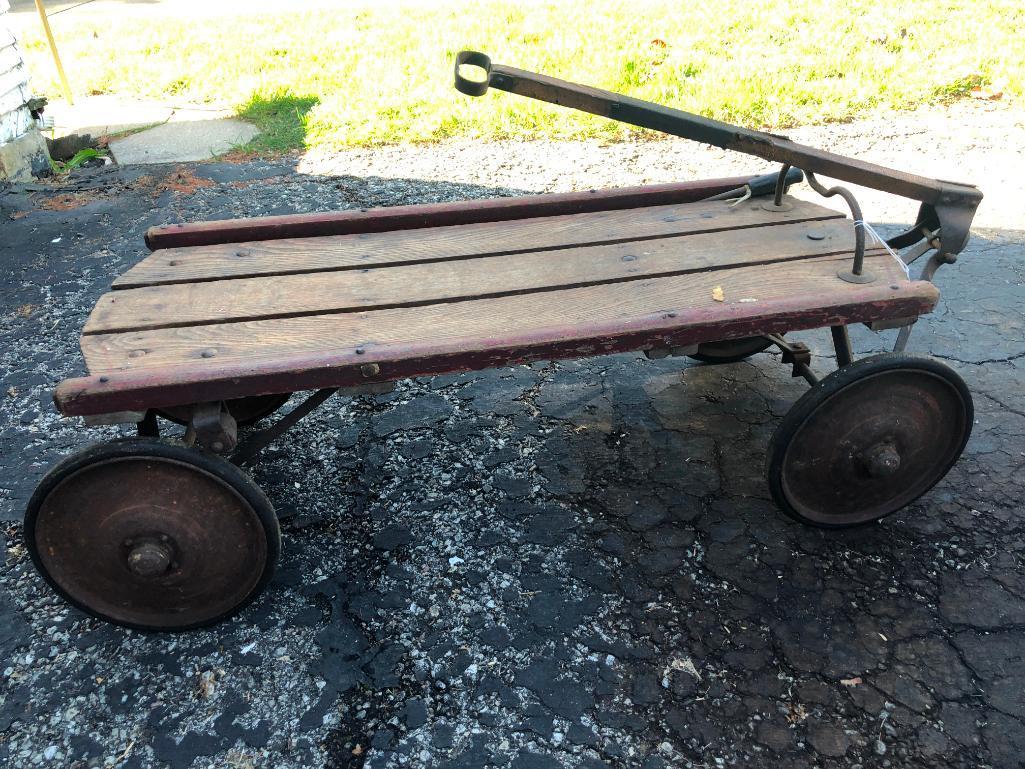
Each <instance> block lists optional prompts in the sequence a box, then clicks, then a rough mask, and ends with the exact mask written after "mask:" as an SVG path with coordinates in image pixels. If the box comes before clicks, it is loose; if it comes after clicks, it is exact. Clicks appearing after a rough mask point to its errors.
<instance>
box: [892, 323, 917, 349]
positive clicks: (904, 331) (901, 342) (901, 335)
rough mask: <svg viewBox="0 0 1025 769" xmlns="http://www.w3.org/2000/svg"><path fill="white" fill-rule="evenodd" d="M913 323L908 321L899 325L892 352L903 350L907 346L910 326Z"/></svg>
mask: <svg viewBox="0 0 1025 769" xmlns="http://www.w3.org/2000/svg"><path fill="white" fill-rule="evenodd" d="M913 325H914V324H913V323H909V324H908V325H906V326H901V329H900V331H899V332H898V333H897V341H896V342H894V345H893V351H894V352H904V348H905V347H907V346H908V338H909V337H910V336H911V327H912V326H913Z"/></svg>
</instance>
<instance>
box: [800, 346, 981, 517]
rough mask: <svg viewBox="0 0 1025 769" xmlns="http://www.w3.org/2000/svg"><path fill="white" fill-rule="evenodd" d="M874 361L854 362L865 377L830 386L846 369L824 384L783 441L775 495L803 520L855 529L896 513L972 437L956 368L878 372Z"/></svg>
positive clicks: (933, 480)
mask: <svg viewBox="0 0 1025 769" xmlns="http://www.w3.org/2000/svg"><path fill="white" fill-rule="evenodd" d="M880 357H881V358H882V357H883V356H880ZM884 361H885V358H884ZM872 362H873V360H872V359H865V360H863V361H859V364H857V365H859V366H863V367H864V368H865V374H864V375H863V376H861V377H859V378H857V379H855V380H854V381H852V382H849V383H842V384H840V385H838V386H835V387H834V386H833V383H834V382H837V381H839V380H836V379H834V377H837V376H838V375H840V374H842V373H844V372H842V371H841V372H837V374H834V375H833V376H832V377H830V378H828V379H826V380H823V382H822V383H821V387H823V388H824V390H823V393H822V395H823V396H826V397H824V398H823V399H822V400H821V402H820V403H819V404H818V405H817V407H816V408H814V409H813V410H812V411H811V412H810V413H809V414H807V415H806V416H805V417H804V419H803V421H800V424H799V425H797V426H796V428H795V429H793V432H792V434H790V435H789V440H788V441H787V445H786V448H785V453H784V455H783V457H782V465H781V478H780V483H781V489H782V492H783V494H784V495H785V498H786V502H787V503H788V504H789V506H790V508H791V509H792V510H793V511H795V512H796V513H797V514H798V515H799V516H801V517H802V518H803V519H805V520H807V521H809V522H812V523H815V524H819V525H826V526H844V525H853V524H857V523H864V522H867V521H872V520H876V519H878V518H881V517H883V516H885V515H888V514H890V513H892V512H894V511H896V510H899V509H900V508H902V507H904V506H905V505H907V504H909V503H911V502H912V501H914V500H915V499H917V498H918V497H919V496H921V495H922V494H924V493H925V492H926V491H928V490H929V489H930V488H932V486H933V485H934V484H935V483H936V482H937V481H938V480H939V479H940V478H942V477H943V476H944V475H946V473H947V470H948V469H949V468H950V466H951V465H952V464H953V463H954V462H955V461H956V460H957V458H958V456H959V455H960V454H961V450H962V449H963V447H964V444H965V441H966V440H967V437H968V433H969V432H970V431H971V414H972V410H971V403H970V398H969V397H968V396H967V390H965V389H963V383H960V384H959V383H958V382H957V381H956V380H955V379H954V377H956V375H954V374H953V372H950V373H949V374H941V373H940V370H941V369H940V368H939V365H940V364H936V362H935V361H925V362H924V363H925V364H927V365H928V367H923V366H922V365H921V364H920V365H917V366H916V365H914V364H915V363H916V361H915V360H914V359H912V360H911V362H910V363H909V364H908V365H906V366H900V367H895V368H889V369H888V370H883V371H879V372H874V371H872V370H871V364H872ZM812 394H813V393H812V391H809V393H808V395H809V396H811V395H812ZM966 399H967V400H966ZM798 413H800V412H799V411H798ZM790 419H791V417H790V416H789V415H788V417H787V420H790ZM787 420H785V421H784V423H783V424H782V425H781V428H780V429H786V427H788V424H787ZM839 436H842V439H841V438H840V437H839Z"/></svg>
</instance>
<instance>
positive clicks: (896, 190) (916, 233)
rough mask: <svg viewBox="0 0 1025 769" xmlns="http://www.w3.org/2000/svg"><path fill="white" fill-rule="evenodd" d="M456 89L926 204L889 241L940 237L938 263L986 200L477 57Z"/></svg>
mask: <svg viewBox="0 0 1025 769" xmlns="http://www.w3.org/2000/svg"><path fill="white" fill-rule="evenodd" d="M464 65H470V66H477V67H480V68H481V69H483V70H484V72H485V75H486V79H485V80H483V81H476V80H469V79H468V78H466V77H465V76H463V75H461V74H460V72H459V68H460V67H461V66H464ZM455 69H456V73H455V74H456V88H457V89H459V91H461V92H462V93H465V94H468V95H470V96H483V95H484V94H485V93H487V91H488V89H489V88H498V89H499V90H502V91H508V92H509V93H515V94H519V95H521V96H528V97H530V98H532V99H538V100H540V101H546V102H550V103H552V104H558V105H559V106H562V107H571V108H573V109H577V110H580V111H582V112H590V113H591V114H594V115H600V116H601V117H607V118H610V119H612V120H617V121H619V122H622V123H629V124H631V125H636V126H640V127H641V128H649V129H652V130H654V131H661V132H662V133H666V134H670V135H672V136H680V137H683V138H685V139H693V140H694V141H699V142H702V143H704V144H711V145H712V146H715V147H719V148H721V149H728V150H735V151H737V152H743V153H745V154H748V155H754V156H755V157H760V158H763V159H765V160H768V161H771V162H779V163H783V164H786V165H790V166H793V167H795V168H800V169H803V170H804V171H805V172H809V171H810V172H812V173H817V174H822V175H823V176H829V177H832V178H834V179H842V180H843V181H847V182H851V183H853V184H860V185H862V186H864V187H871V188H872V189H877V190H881V191H883V192H889V193H892V194H894V195H899V196H901V197H905V198H911V199H913V200H918V201H920V202H921V203H922V206H921V208H920V209H919V213H918V219H917V221H916V223H915V226H914V227H913V228H911V229H909V230H908V231H907V232H906V233H903V234H902V235H898V236H897V237H896V238H893V239H892V240H891V241H890V242H891V244H892V245H893V246H894V247H900V248H904V247H907V246H909V245H912V244H914V243H916V242H918V241H919V240H921V239H922V234H921V232H922V230H923V228H924V229H928V230H931V231H934V230H937V229H938V230H939V231H940V243H939V246H940V248H939V251H940V256H942V257H944V258H945V259H946V260H947V261H953V260H954V258H955V257H956V255H957V254H958V253H960V252H961V251H962V250H963V249H964V247H965V245H966V244H967V243H968V233H969V229H970V227H971V223H972V219H973V218H974V217H975V211H976V209H977V208H978V206H979V202H980V201H981V200H982V193H981V192H980V191H979V190H978V189H976V188H975V187H974V186H972V185H970V184H961V183H958V182H947V181H942V180H939V179H929V178H927V177H924V176H917V175H915V174H909V173H905V172H903V171H897V170H894V169H892V168H886V167H884V166H880V165H876V164H875V163H869V162H866V161H864V160H859V159H857V158H848V157H844V156H843V155H837V154H835V153H832V152H826V151H824V150H820V149H816V148H815V147H809V146H807V145H804V144H798V143H797V142H793V141H791V140H790V139H788V138H786V137H785V136H777V135H775V134H770V133H766V132H764V131H754V130H752V129H749V128H741V127H740V126H734V125H730V124H729V123H723V122H720V121H718V120H712V119H710V118H706V117H702V116H701V115H695V114H692V113H690V112H684V111H682V110H677V109H672V108H670V107H664V106H662V105H660V104H654V103H652V102H647V101H643V100H641V99H635V98H633V97H630V96H624V95H622V94H618V93H614V92H612V91H605V90H602V89H600V88H592V87H590V86H585V85H579V84H577V83H571V82H568V81H566V80H559V79H558V78H554V77H549V76H548V75H541V74H538V73H536V72H528V71H526V70H522V69H516V68H515V67H509V66H506V65H505V64H495V63H494V62H492V61H491V58H490V57H489V56H487V55H486V54H484V53H481V52H480V51H461V52H460V53H459V54H458V55H457V56H456V67H455Z"/></svg>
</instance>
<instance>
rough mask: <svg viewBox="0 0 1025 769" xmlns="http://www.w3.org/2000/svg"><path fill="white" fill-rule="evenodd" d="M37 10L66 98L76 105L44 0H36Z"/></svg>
mask: <svg viewBox="0 0 1025 769" xmlns="http://www.w3.org/2000/svg"><path fill="white" fill-rule="evenodd" d="M36 10H37V11H39V20H40V21H41V22H43V31H44V32H46V39H47V41H48V42H49V43H50V53H52V54H53V63H54V64H56V65H57V75H58V76H59V77H60V81H61V88H62V89H63V90H64V99H65V100H66V101H67V103H68V104H69V105H71V106H74V104H75V100H74V99H73V98H72V97H71V86H70V85H68V76H67V75H65V74H64V65H63V64H61V57H60V54H59V53H57V43H56V41H54V39H53V32H51V31H50V20H49V19H48V18H47V17H46V8H44V7H43V0H36Z"/></svg>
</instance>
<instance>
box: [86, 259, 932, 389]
mask: <svg viewBox="0 0 1025 769" xmlns="http://www.w3.org/2000/svg"><path fill="white" fill-rule="evenodd" d="M846 261H847V258H846V257H843V258H835V257H825V258H820V259H815V260H806V261H801V262H783V263H780V264H777V265H774V266H773V267H772V268H771V269H766V268H764V267H750V266H745V267H737V268H732V269H728V270H720V271H716V272H706V273H695V274H691V275H683V276H675V277H666V278H655V279H645V280H638V281H636V282H632V283H617V284H611V285H600V286H592V287H587V288H574V289H566V290H562V291H556V292H551V293H543V294H521V295H516V296H508V297H502V298H497V299H480V300H476V301H467V302H458V303H454V304H444V305H428V306H424V307H416V308H399V309H387V310H375V311H368V312H356V313H346V314H335V315H312V316H302V317H295V318H279V319H274V320H255V321H246V322H238V323H222V324H216V325H205V326H187V327H182V328H167V329H152V330H146V331H138V332H129V333H119V334H93V335H88V336H83V337H82V352H83V354H84V356H85V359H86V363H87V365H88V367H89V371H90V372H92V373H94V374H102V373H110V372H121V371H132V370H139V369H144V368H145V369H150V368H168V367H186V368H190V367H200V368H202V367H204V366H206V365H209V364H216V365H217V366H219V367H224V366H229V365H238V366H253V365H255V364H256V363H257V362H273V361H278V360H283V359H289V358H294V357H297V356H304V355H321V354H325V353H331V354H332V355H341V356H346V355H348V356H351V357H352V361H353V363H354V364H362V363H371V362H381V361H394V360H396V359H397V358H401V357H403V356H406V355H414V351H415V350H417V349H419V348H420V347H431V346H434V345H438V344H443V343H450V344H452V345H453V346H454V348H455V349H466V350H470V349H478V350H483V349H486V348H488V347H494V346H498V347H500V346H503V345H506V344H507V343H508V340H509V339H528V338H529V339H535V338H548V337H549V336H551V337H553V338H560V339H561V338H573V339H579V340H586V339H588V338H589V337H590V336H592V335H593V333H594V331H593V330H594V329H596V328H602V329H609V328H612V329H614V328H618V327H620V326H622V327H623V328H634V327H636V326H637V325H638V324H640V325H641V326H644V324H646V323H650V322H651V321H652V320H653V319H659V318H665V317H666V315H667V313H671V314H672V318H670V319H669V320H668V321H667V320H662V321H661V322H660V323H661V326H660V327H670V328H671V327H682V326H695V325H702V326H706V327H708V329H710V330H709V331H708V332H707V333H709V334H711V336H710V338H716V337H715V334H716V330H715V326H716V325H717V324H721V323H723V322H725V321H729V320H731V319H735V318H737V317H748V318H756V317H758V315H759V313H760V312H763V311H764V310H765V308H771V307H773V306H777V305H780V304H781V303H782V305H783V306H788V307H801V308H805V310H806V311H810V310H812V309H814V308H817V307H825V306H831V305H839V304H843V303H845V301H846V300H848V299H849V298H850V297H857V298H859V300H862V299H863V298H864V297H870V299H863V301H871V302H874V303H876V304H877V305H878V306H876V307H874V311H875V312H876V313H877V315H876V316H875V317H876V318H882V317H891V316H892V313H890V312H889V310H887V308H886V307H885V306H883V305H884V304H885V302H886V301H887V300H889V299H897V298H903V297H906V296H907V295H908V294H909V293H910V294H916V295H919V296H927V297H932V298H933V299H932V301H935V295H936V294H935V290H934V289H933V288H932V287H931V284H923V283H909V282H908V281H907V280H906V278H905V277H904V274H903V272H902V271H901V270H900V267H899V266H898V265H897V263H896V262H895V261H894V260H893V259H892V258H891V257H889V256H871V257H867V258H866V260H865V261H866V268H867V269H870V270H872V271H873V272H875V273H876V274H877V275H878V276H879V277H878V279H877V280H876V281H875V282H874V283H871V284H866V285H863V286H859V285H858V284H852V283H847V282H845V281H842V280H840V279H839V278H838V277H837V276H836V273H837V271H838V270H839V269H840V268H842V266H843V265H844V264H845V262H846ZM716 286H721V288H722V290H723V293H724V297H725V301H722V302H719V301H716V300H715V299H714V297H713V295H712V293H713V289H714V288H715V287H716ZM894 287H895V288H894ZM905 314H907V313H905ZM911 314H915V313H911ZM551 330H555V331H551ZM357 348H359V349H360V350H362V352H360V353H356V349H357Z"/></svg>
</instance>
